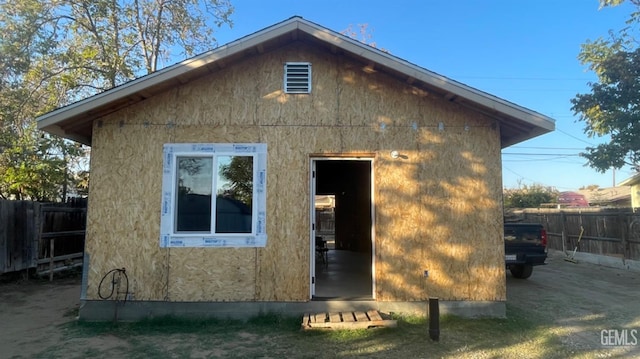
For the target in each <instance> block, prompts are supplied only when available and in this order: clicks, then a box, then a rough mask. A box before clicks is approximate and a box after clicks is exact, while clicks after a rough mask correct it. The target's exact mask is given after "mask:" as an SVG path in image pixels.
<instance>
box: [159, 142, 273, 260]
mask: <svg viewBox="0 0 640 359" xmlns="http://www.w3.org/2000/svg"><path fill="white" fill-rule="evenodd" d="M266 189H267V145H266V144H265V143H166V144H164V146H163V165H162V202H161V211H160V247H162V248H167V247H235V248H241V247H264V246H265V245H266V243H267V232H266V229H267V227H266V223H267V222H266V212H267V211H266V208H267V201H266V192H267V191H266Z"/></svg>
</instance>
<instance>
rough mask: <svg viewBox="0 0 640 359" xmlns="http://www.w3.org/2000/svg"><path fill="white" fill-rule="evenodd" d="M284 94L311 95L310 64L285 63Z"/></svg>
mask: <svg viewBox="0 0 640 359" xmlns="http://www.w3.org/2000/svg"><path fill="white" fill-rule="evenodd" d="M284 92H285V93H311V63H309V62H287V63H285V64H284Z"/></svg>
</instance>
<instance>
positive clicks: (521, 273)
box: [509, 264, 533, 279]
mask: <svg viewBox="0 0 640 359" xmlns="http://www.w3.org/2000/svg"><path fill="white" fill-rule="evenodd" d="M509 270H510V271H511V275H512V276H513V277H514V278H518V279H527V278H529V277H531V273H532V272H533V266H532V265H528V264H519V265H513V266H509Z"/></svg>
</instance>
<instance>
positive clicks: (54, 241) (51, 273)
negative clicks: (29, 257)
mask: <svg viewBox="0 0 640 359" xmlns="http://www.w3.org/2000/svg"><path fill="white" fill-rule="evenodd" d="M55 243H56V239H55V238H51V242H49V246H50V249H49V251H50V253H49V282H53V249H54V247H55Z"/></svg>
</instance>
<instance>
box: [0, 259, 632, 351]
mask: <svg viewBox="0 0 640 359" xmlns="http://www.w3.org/2000/svg"><path fill="white" fill-rule="evenodd" d="M547 262H548V265H546V266H541V267H536V268H535V269H534V272H533V275H532V276H531V277H530V278H529V279H527V280H520V279H514V278H513V277H511V276H510V275H509V274H508V275H507V293H508V305H509V306H510V307H515V308H518V309H519V310H520V311H524V312H530V313H532V314H535V316H536V317H537V318H542V320H544V321H545V322H553V323H554V324H555V325H554V326H553V329H552V330H553V331H555V332H556V333H554V334H555V335H557V336H558V337H559V338H561V340H562V342H563V344H564V345H565V346H566V347H568V348H572V349H575V350H576V351H584V350H594V353H599V354H600V355H598V356H605V357H640V300H639V299H640V272H633V271H627V270H619V269H613V268H607V267H602V266H597V265H594V264H588V263H577V264H574V263H569V262H566V261H564V260H563V258H562V257H561V255H560V253H554V254H552V255H550V258H549V259H548V261H547ZM79 297H80V277H79V276H74V277H69V278H58V279H56V280H55V281H54V283H49V282H47V281H43V280H34V279H31V280H25V279H18V280H14V281H10V282H8V283H0V358H12V357H24V358H29V357H32V356H34V355H37V354H38V353H42V351H43V350H44V349H45V348H49V347H55V346H56V345H57V343H58V342H59V341H60V339H61V338H62V335H63V333H62V332H61V330H64V326H61V324H64V323H66V322H69V321H72V320H74V318H75V317H76V316H77V309H78V307H79ZM623 329H626V330H627V331H628V332H629V331H631V330H636V331H637V333H636V334H635V336H636V337H637V339H638V343H637V344H636V345H633V346H626V347H607V346H603V344H602V342H603V340H604V341H605V342H606V341H607V340H608V341H609V343H611V341H612V340H613V339H610V338H611V334H610V333H615V332H611V331H610V330H617V331H618V333H621V332H622V330H623ZM603 331H604V332H603ZM603 333H604V336H603ZM628 334H629V333H628ZM614 335H615V334H614ZM96 339H97V341H91V345H94V346H98V347H102V348H104V347H111V346H118V345H126V343H122V342H120V340H119V339H117V338H111V339H110V338H108V337H107V338H96ZM633 339H634V338H633V337H631V336H629V337H628V340H629V341H632V340H633ZM67 344H69V343H67ZM75 349H76V350H78V353H82V350H85V349H83V348H75ZM603 349H605V350H603ZM603 353H604V354H603Z"/></svg>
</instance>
